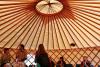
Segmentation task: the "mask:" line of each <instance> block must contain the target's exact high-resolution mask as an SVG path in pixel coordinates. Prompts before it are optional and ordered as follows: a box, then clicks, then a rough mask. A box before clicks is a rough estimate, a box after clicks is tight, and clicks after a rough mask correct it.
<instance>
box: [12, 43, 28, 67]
mask: <svg viewBox="0 0 100 67" xmlns="http://www.w3.org/2000/svg"><path fill="white" fill-rule="evenodd" d="M26 59H27V51H26V50H25V48H24V45H23V44H20V45H19V49H18V51H17V52H16V63H15V64H14V67H25V64H24V61H25V60H26Z"/></svg>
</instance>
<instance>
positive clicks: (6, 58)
mask: <svg viewBox="0 0 100 67" xmlns="http://www.w3.org/2000/svg"><path fill="white" fill-rule="evenodd" d="M10 61H11V55H10V52H9V48H4V50H3V54H2V56H1V62H2V64H1V67H12V65H11V64H10Z"/></svg>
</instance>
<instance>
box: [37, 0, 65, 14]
mask: <svg viewBox="0 0 100 67" xmlns="http://www.w3.org/2000/svg"><path fill="white" fill-rule="evenodd" d="M62 9H63V5H62V3H60V2H59V1H56V0H50V1H48V0H47V1H40V2H39V3H38V4H37V5H36V10H37V11H38V12H40V13H43V14H55V13H58V12H60V11H61V10H62Z"/></svg>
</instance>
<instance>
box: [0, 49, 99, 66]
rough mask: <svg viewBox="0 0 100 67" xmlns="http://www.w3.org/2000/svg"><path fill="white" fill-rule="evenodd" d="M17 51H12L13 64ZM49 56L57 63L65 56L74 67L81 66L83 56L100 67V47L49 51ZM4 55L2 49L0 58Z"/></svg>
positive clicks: (31, 51) (67, 61) (32, 51)
mask: <svg viewBox="0 0 100 67" xmlns="http://www.w3.org/2000/svg"><path fill="white" fill-rule="evenodd" d="M15 52H16V50H15V49H10V54H11V56H12V57H11V58H12V60H11V63H13V62H14V60H15V56H16V55H15ZM34 52H35V51H34V50H30V51H28V53H29V54H30V53H34ZM47 52H48V54H49V56H50V57H51V58H52V60H53V61H54V62H55V63H56V62H57V61H58V60H59V57H61V56H63V57H64V60H65V61H66V63H67V64H73V66H76V64H80V63H81V61H82V57H83V56H88V58H89V60H90V61H91V63H92V64H93V65H94V66H95V67H98V65H100V47H93V48H82V49H81V48H80V49H65V50H48V51H47ZM1 54H2V49H0V57H1Z"/></svg>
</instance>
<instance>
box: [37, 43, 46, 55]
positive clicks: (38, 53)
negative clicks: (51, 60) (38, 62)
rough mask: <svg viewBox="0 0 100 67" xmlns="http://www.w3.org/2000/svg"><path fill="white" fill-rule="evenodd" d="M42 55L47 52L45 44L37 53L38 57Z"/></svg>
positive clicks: (40, 46) (41, 45)
mask: <svg viewBox="0 0 100 67" xmlns="http://www.w3.org/2000/svg"><path fill="white" fill-rule="evenodd" d="M40 54H46V51H45V48H44V46H43V44H40V45H39V47H38V50H37V52H36V55H40Z"/></svg>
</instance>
